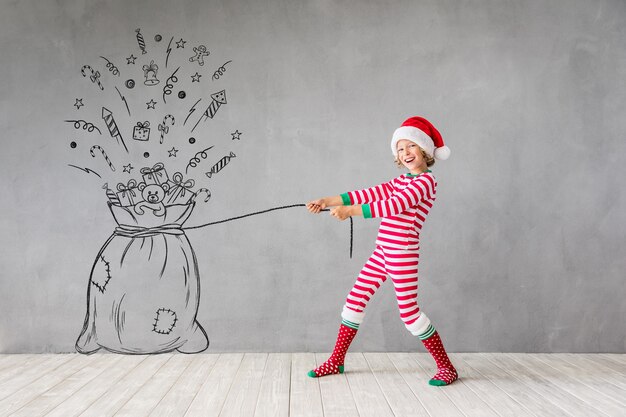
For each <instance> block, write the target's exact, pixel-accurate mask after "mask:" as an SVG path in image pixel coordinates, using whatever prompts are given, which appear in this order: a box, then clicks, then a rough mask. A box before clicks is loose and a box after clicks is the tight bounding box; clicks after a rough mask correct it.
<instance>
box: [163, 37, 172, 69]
mask: <svg viewBox="0 0 626 417" xmlns="http://www.w3.org/2000/svg"><path fill="white" fill-rule="evenodd" d="M173 40H174V37H173V36H172V39H170V43H168V44H167V56H166V57H165V68H167V63H168V61H169V60H170V54H171V53H172V41H173Z"/></svg>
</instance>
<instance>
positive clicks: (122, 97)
mask: <svg viewBox="0 0 626 417" xmlns="http://www.w3.org/2000/svg"><path fill="white" fill-rule="evenodd" d="M115 90H116V91H117V94H119V96H120V99H121V100H122V101H123V102H124V104H125V105H126V111H127V112H128V115H129V116H130V108H129V107H128V102H127V101H126V97H124V96H123V95H122V93H121V92H120V89H119V88H117V87H115Z"/></svg>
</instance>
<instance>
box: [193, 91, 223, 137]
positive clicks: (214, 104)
mask: <svg viewBox="0 0 626 417" xmlns="http://www.w3.org/2000/svg"><path fill="white" fill-rule="evenodd" d="M211 99H212V101H211V104H209V107H207V109H206V110H205V111H204V113H203V114H202V117H200V119H198V121H197V122H196V124H195V126H194V127H193V129H191V131H192V132H193V131H194V130H195V129H196V127H198V124H199V123H200V122H201V121H202V119H204V120H206V119H207V118H211V119H212V118H213V116H215V113H217V111H218V110H219V108H220V106H221V105H222V104H226V90H222V91H219V92H217V93H215V94H211Z"/></svg>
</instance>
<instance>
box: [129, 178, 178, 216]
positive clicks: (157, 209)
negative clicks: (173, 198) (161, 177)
mask: <svg viewBox="0 0 626 417" xmlns="http://www.w3.org/2000/svg"><path fill="white" fill-rule="evenodd" d="M138 188H139V191H141V196H142V197H143V199H144V200H145V201H142V202H141V203H137V204H136V205H135V207H134V211H135V213H137V214H144V210H143V209H144V208H147V209H150V210H152V212H153V214H154V215H155V216H159V217H161V216H165V204H163V199H164V198H165V193H166V192H167V190H169V188H170V187H169V185H167V184H161V185H157V184H150V185H146V184H145V183H143V182H142V183H141V184H139V186H138Z"/></svg>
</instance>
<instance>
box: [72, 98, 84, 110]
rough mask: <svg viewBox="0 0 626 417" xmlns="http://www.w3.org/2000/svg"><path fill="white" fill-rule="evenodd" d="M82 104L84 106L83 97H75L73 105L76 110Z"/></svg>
mask: <svg viewBox="0 0 626 417" xmlns="http://www.w3.org/2000/svg"><path fill="white" fill-rule="evenodd" d="M83 106H84V104H83V99H82V98H77V99H76V103H74V107H76V110H78V109H80V108H81V107H83Z"/></svg>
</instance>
